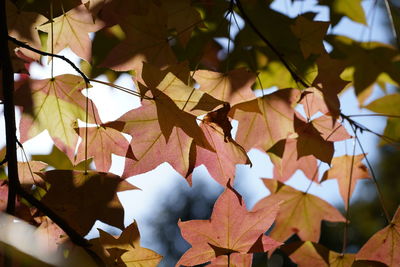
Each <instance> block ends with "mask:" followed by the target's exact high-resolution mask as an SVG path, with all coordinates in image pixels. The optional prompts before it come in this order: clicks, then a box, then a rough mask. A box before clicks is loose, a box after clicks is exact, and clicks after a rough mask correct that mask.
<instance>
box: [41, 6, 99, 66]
mask: <svg viewBox="0 0 400 267" xmlns="http://www.w3.org/2000/svg"><path fill="white" fill-rule="evenodd" d="M53 21H54V22H53V35H52V31H51V27H52V26H51V22H48V23H47V24H44V25H42V26H40V27H38V29H39V30H41V31H44V32H47V33H48V34H49V37H48V38H47V50H48V52H51V47H52V46H53V49H54V50H53V52H54V53H55V54H57V53H58V52H60V51H61V50H63V49H64V48H66V47H67V46H68V47H69V48H71V50H72V51H73V52H74V53H75V54H76V55H78V56H79V57H81V58H83V59H84V60H86V61H90V60H91V58H92V49H91V41H90V39H89V33H90V32H96V31H98V30H100V29H101V28H102V27H104V23H103V22H102V21H101V20H96V21H95V22H93V18H92V14H91V13H90V12H88V10H87V9H86V8H85V6H84V5H83V4H82V5H79V6H77V7H75V8H73V9H71V10H70V11H68V12H66V13H64V14H63V15H61V16H59V17H56V18H54V20H53ZM52 40H53V41H54V43H53V44H52Z"/></svg>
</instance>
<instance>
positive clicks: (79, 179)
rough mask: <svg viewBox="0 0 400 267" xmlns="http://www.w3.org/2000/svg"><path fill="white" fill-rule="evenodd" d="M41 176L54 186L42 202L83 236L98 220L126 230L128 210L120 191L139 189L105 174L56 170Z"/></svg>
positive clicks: (51, 186)
mask: <svg viewBox="0 0 400 267" xmlns="http://www.w3.org/2000/svg"><path fill="white" fill-rule="evenodd" d="M39 175H40V177H41V178H42V179H43V180H45V181H46V182H48V183H49V184H50V189H49V190H48V191H47V193H46V195H45V196H44V197H43V198H42V199H41V201H42V202H43V203H44V204H45V205H47V206H48V207H49V208H51V209H52V210H53V211H54V212H56V213H57V214H58V215H59V216H60V217H61V218H62V219H63V220H64V221H65V222H67V223H68V224H69V225H70V226H71V227H72V228H73V229H74V230H75V231H77V232H78V233H79V234H81V235H82V236H84V235H86V234H87V233H88V232H89V230H90V229H91V228H92V226H93V224H94V223H95V221H96V220H100V221H103V222H105V223H108V224H110V225H113V226H115V227H118V228H123V226H124V224H123V221H124V210H123V207H122V205H121V203H120V202H119V200H118V197H117V192H121V191H125V190H132V189H138V188H137V187H135V186H133V185H131V184H129V183H128V182H126V181H124V180H122V179H121V178H120V177H119V176H117V175H114V174H111V173H104V172H94V171H89V172H88V173H87V174H85V172H80V171H70V170H52V171H47V172H43V173H39Z"/></svg>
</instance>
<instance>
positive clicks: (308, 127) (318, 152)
mask: <svg viewBox="0 0 400 267" xmlns="http://www.w3.org/2000/svg"><path fill="white" fill-rule="evenodd" d="M294 128H295V130H296V132H297V133H298V135H299V136H298V137H297V153H298V154H297V156H298V157H299V158H300V157H302V156H307V155H313V156H315V157H316V158H318V159H320V160H322V161H323V162H326V163H328V164H330V162H331V160H332V157H333V153H334V146H333V142H331V141H327V140H325V139H324V138H323V137H322V135H321V133H320V132H319V131H318V130H317V129H316V128H315V127H314V125H313V123H312V122H305V121H303V120H302V118H301V117H300V115H297V113H296V114H295V116H294ZM328 136H329V135H328Z"/></svg>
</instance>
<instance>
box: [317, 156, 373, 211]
mask: <svg viewBox="0 0 400 267" xmlns="http://www.w3.org/2000/svg"><path fill="white" fill-rule="evenodd" d="M353 157H354V159H353ZM363 158H364V155H363V154H361V155H354V156H352V155H344V156H341V157H335V158H333V160H332V167H331V168H330V169H329V170H327V171H326V172H325V173H324V176H323V177H322V179H321V181H325V180H328V179H337V182H338V184H339V191H340V195H341V196H342V199H343V201H344V203H345V208H346V209H347V208H348V207H347V203H348V201H349V198H350V197H351V195H352V194H353V191H354V188H355V186H356V183H357V181H358V180H359V179H367V178H371V176H370V174H369V173H368V169H367V166H365V165H364V164H363V163H362V162H361V160H362V159H363ZM352 163H353V164H352ZM349 187H350V188H349Z"/></svg>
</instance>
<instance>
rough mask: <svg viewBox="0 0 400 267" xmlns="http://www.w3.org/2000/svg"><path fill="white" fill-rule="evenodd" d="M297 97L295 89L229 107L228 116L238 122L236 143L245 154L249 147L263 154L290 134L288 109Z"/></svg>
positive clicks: (291, 129) (292, 111) (292, 114)
mask: <svg viewBox="0 0 400 267" xmlns="http://www.w3.org/2000/svg"><path fill="white" fill-rule="evenodd" d="M299 96H300V92H299V91H298V90H296V89H284V90H279V91H277V92H274V93H272V94H269V95H266V96H264V97H261V98H257V99H254V100H250V101H247V102H243V103H239V104H237V105H235V106H233V107H232V110H231V113H230V116H231V117H232V118H234V119H236V120H238V121H239V127H238V131H237V134H236V141H237V142H238V143H239V144H241V145H242V146H243V147H244V148H245V149H246V151H249V150H250V149H251V148H258V149H260V150H262V151H267V150H268V149H270V148H271V147H272V146H273V145H274V144H275V143H276V142H278V141H279V140H281V139H286V138H287V137H288V136H289V135H290V134H292V133H294V128H293V116H294V109H293V107H292V106H293V105H294V104H295V103H296V102H297V100H298V97H299ZM278 125H279V126H278Z"/></svg>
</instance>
